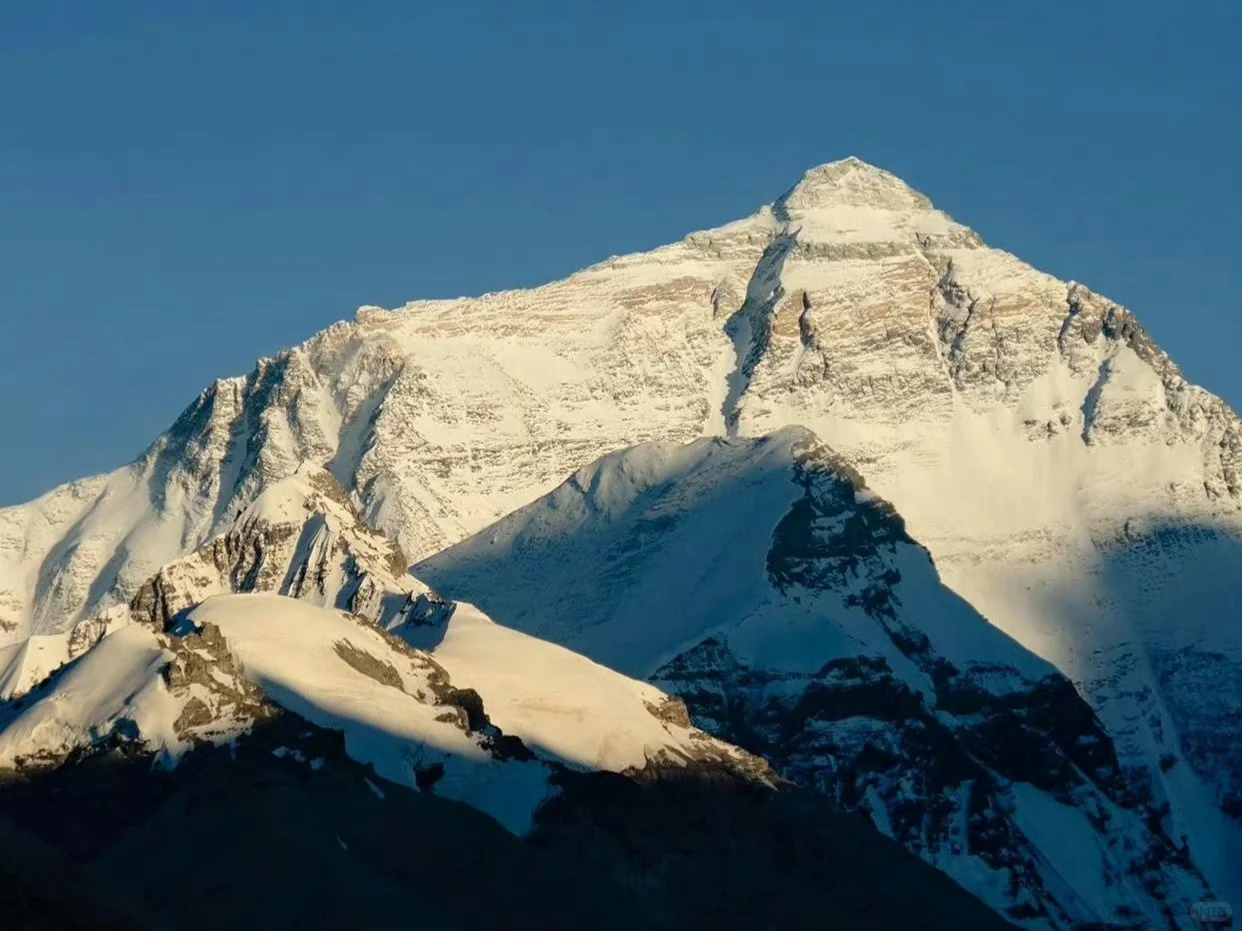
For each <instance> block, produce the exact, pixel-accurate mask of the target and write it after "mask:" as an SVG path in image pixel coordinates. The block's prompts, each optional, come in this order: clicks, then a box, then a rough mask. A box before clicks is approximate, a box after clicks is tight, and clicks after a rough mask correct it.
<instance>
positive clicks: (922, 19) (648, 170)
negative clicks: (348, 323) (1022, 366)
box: [0, 0, 1242, 504]
mask: <svg viewBox="0 0 1242 931" xmlns="http://www.w3.org/2000/svg"><path fill="white" fill-rule="evenodd" d="M1240 36H1242V13H1240V12H1239V5H1238V3H1237V2H1236V0H1167V2H1150V0H1126V2H1120V0H1089V2H1073V3H1071V2H1061V0H1054V2H1044V3H1025V2H1008V3H1006V2H997V0H988V2H981V0H980V2H976V0H949V2H944V3H936V4H931V3H924V2H896V0H868V2H866V3H861V2H856V0H855V2H848V3H838V2H827V0H815V2H802V0H788V2H785V3H781V4H771V3H759V2H752V3H737V2H732V0H715V2H711V3H689V2H681V0H664V2H658V3H657V2H648V0H631V2H626V3H623V4H622V3H617V4H604V3H595V2H579V3H575V4H570V3H546V2H539V0H530V2H521V3H518V2H499V0H493V2H458V3H442V4H441V3H435V2H418V3H409V2H398V0H390V2H371V0H353V2H349V3H344V2H338V3H324V2H316V0H299V2H269V0H247V2H244V3H243V2H234V0H212V2H202V3H199V2H195V0H178V2H176V3H166V2H154V0H151V2H130V0H113V2H109V3H107V4H103V3H89V2H86V0H78V2H72V3H70V2H63V0H41V2H39V3H25V4H16V3H14V4H4V5H3V7H0V112H2V113H3V119H0V504H6V503H14V502H17V501H20V500H24V499H27V498H29V497H32V496H34V495H36V494H38V493H40V492H42V491H44V490H46V489H48V488H50V487H52V486H53V485H55V484H57V483H60V482H62V481H66V480H69V479H72V478H75V477H79V476H82V475H86V474H90V473H94V472H99V471H104V470H109V469H112V468H115V467H116V466H119V465H121V464H123V463H124V462H126V461H128V460H129V459H131V458H133V457H134V456H135V455H137V454H138V453H139V452H140V451H141V450H142V449H143V447H144V446H145V445H146V444H147V443H148V442H149V441H150V440H151V439H152V438H153V437H154V436H155V435H156V434H157V433H158V432H159V431H161V430H162V429H164V428H165V427H166V426H167V425H168V424H169V423H171V422H172V420H173V419H174V418H175V417H176V415H177V413H178V412H179V411H180V410H181V409H182V408H183V407H184V406H185V405H186V404H187V403H188V402H189V401H190V400H192V399H193V397H194V396H195V395H196V394H197V393H198V391H199V390H200V389H201V388H202V387H204V386H205V385H207V384H208V383H209V382H210V381H211V380H212V379H213V378H216V377H219V376H225V375H232V374H239V373H242V372H244V371H247V370H248V369H249V368H250V367H251V365H252V364H253V362H254V360H255V359H256V358H257V357H258V356H260V355H268V354H271V353H272V352H274V351H276V350H278V349H280V348H283V347H286V346H289V345H292V344H294V343H297V342H300V341H301V340H302V339H304V338H305V337H307V336H309V335H311V334H312V333H313V332H315V331H316V330H317V329H320V328H322V327H323V326H325V325H327V324H329V323H331V322H332V321H334V320H338V319H342V318H348V317H351V316H352V314H353V311H354V309H355V308H356V307H357V306H358V305H360V304H380V305H383V306H394V305H397V304H400V303H403V302H404V301H406V300H410V299H414V298H419V297H446V296H456V295H459V294H470V293H479V292H483V291H489V290H497V289H501V288H510V287H521V286H527V285H534V284H538V283H540V282H543V281H546V280H549V279H552V278H556V277H560V276H562V275H565V274H567V273H569V272H571V271H573V270H574V269H576V268H579V267H581V266H583V265H586V264H588V263H591V262H594V261H597V260H599V259H602V258H606V257H607V256H609V255H612V254H617V253H623V252H629V251H634V250H639V249H645V248H649V247H652V246H655V245H658V244H660V243H663V242H667V241H671V240H675V239H678V238H680V237H681V236H682V235H684V234H685V233H686V232H688V231H691V230H693V229H699V228H703V227H708V226H713V225H716V224H719V223H721V222H724V221H727V220H730V219H733V218H736V217H739V216H742V215H745V214H747V213H749V212H751V211H752V210H753V209H755V208H756V207H757V206H758V205H759V204H761V203H764V202H767V201H770V200H771V199H773V198H774V197H776V196H777V195H778V194H779V193H781V192H782V191H783V190H784V189H786V188H787V187H789V186H790V185H791V184H793V183H794V182H795V181H796V180H797V179H798V177H799V176H800V175H801V173H802V172H803V171H804V170H805V169H806V168H808V167H811V166H812V165H815V164H818V163H821V162H825V161H831V160H833V159H837V158H840V157H843V156H845V155H848V154H855V155H858V156H860V157H862V158H864V159H866V160H868V161H870V162H873V163H875V164H878V165H880V166H882V167H885V168H888V169H889V170H891V171H894V172H896V173H897V174H898V175H900V176H901V177H903V178H905V179H906V180H907V181H908V182H909V183H910V184H912V185H913V186H914V187H916V188H918V189H920V190H922V191H923V192H924V193H926V194H928V195H929V196H930V197H931V198H932V199H933V201H935V202H936V203H937V205H938V206H941V207H942V208H944V209H946V210H948V211H949V212H950V213H951V214H953V215H954V217H956V218H957V219H959V220H961V221H962V222H964V223H967V224H968V225H970V226H972V227H973V228H975V229H976V230H978V231H979V232H980V233H981V234H982V235H983V236H984V238H985V239H986V240H987V241H988V242H989V243H991V244H993V245H996V246H1000V247H1002V248H1005V249H1008V250H1010V251H1012V252H1015V253H1017V254H1018V255H1020V256H1022V257H1023V258H1024V259H1026V260H1027V261H1029V262H1031V263H1032V264H1034V265H1036V266H1038V267H1040V268H1042V269H1044V270H1046V271H1048V272H1051V273H1053V274H1055V275H1058V276H1060V277H1062V278H1066V279H1077V280H1081V281H1084V282H1086V283H1088V284H1089V285H1091V286H1092V287H1093V288H1095V289H1096V290H1098V291H1101V292H1102V293H1105V294H1107V295H1109V296H1110V297H1112V298H1114V299H1115V300H1118V301H1121V302H1123V303H1125V304H1126V305H1128V306H1130V307H1131V308H1132V309H1133V310H1135V311H1136V312H1137V313H1138V314H1139V316H1140V317H1141V319H1142V320H1143V321H1144V323H1145V324H1146V325H1147V327H1148V329H1149V330H1150V331H1151V332H1152V333H1153V334H1154V335H1155V337H1156V339H1157V340H1158V341H1159V342H1160V343H1161V345H1163V346H1164V348H1166V349H1167V350H1168V351H1169V352H1170V353H1171V354H1172V355H1173V357H1174V358H1175V359H1176V360H1177V361H1178V362H1179V363H1180V364H1181V365H1182V367H1183V369H1184V370H1185V371H1186V373H1187V375H1188V376H1189V377H1190V378H1191V379H1192V380H1194V381H1197V382H1199V383H1201V384H1203V385H1205V386H1206V387H1208V388H1210V389H1211V390H1213V391H1216V392H1217V393H1219V394H1222V395H1223V396H1224V397H1225V398H1226V399H1228V400H1229V401H1230V402H1231V403H1232V404H1233V405H1234V407H1235V408H1237V407H1242V363H1240V362H1239V356H1242V267H1240V265H1242V263H1240V261H1239V257H1242V220H1240V219H1239V217H1240V216H1242V181H1240V177H1239V176H1240V171H1239V169H1240V166H1242V51H1240V47H1242V39H1240Z"/></svg>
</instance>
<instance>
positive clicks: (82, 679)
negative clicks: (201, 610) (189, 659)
mask: <svg viewBox="0 0 1242 931" xmlns="http://www.w3.org/2000/svg"><path fill="white" fill-rule="evenodd" d="M171 658H172V654H171V653H169V652H168V651H167V650H165V649H163V648H162V647H161V646H160V645H159V643H158V642H157V640H156V638H155V635H154V634H153V633H152V632H150V631H149V630H146V629H144V628H141V627H137V626H130V627H124V628H121V629H120V630H118V631H116V632H115V633H112V634H109V635H108V636H107V637H105V638H104V639H103V640H101V641H100V642H99V644H98V645H96V647H95V648H94V649H93V650H91V651H90V652H88V653H87V654H86V655H85V656H84V657H83V658H82V659H81V660H80V661H79V662H78V663H76V664H74V665H73V666H72V667H70V668H69V669H67V670H66V671H65V672H64V673H63V674H62V675H60V676H59V677H57V678H56V679H55V680H54V681H53V682H52V685H51V689H50V691H49V692H48V694H47V695H45V696H43V697H41V698H40V700H39V701H38V702H35V703H33V704H31V705H29V706H28V707H27V708H26V709H25V710H24V711H21V712H19V713H18V714H17V715H16V717H15V718H13V719H11V720H9V721H8V722H6V723H5V724H4V726H3V729H2V730H0V767H13V766H16V765H17V760H18V758H19V757H24V756H29V755H36V756H37V755H43V754H64V753H66V752H68V751H69V750H70V749H72V748H74V747H77V746H82V745H84V744H86V743H89V742H90V740H91V739H92V738H93V737H95V736H96V735H103V734H105V733H107V732H109V731H110V730H112V728H113V727H114V726H116V725H117V724H118V723H120V722H122V721H124V720H129V721H132V722H133V723H134V725H135V726H136V728H137V730H138V731H139V732H140V733H141V734H142V735H143V736H144V738H145V739H146V740H147V742H148V744H149V745H151V746H152V747H154V748H163V749H167V750H169V751H170V752H176V750H177V749H178V748H179V745H180V742H179V741H178V740H177V738H176V736H175V734H174V733H173V728H172V722H173V719H174V717H175V711H176V710H177V709H176V707H175V704H174V703H173V702H172V701H171V696H169V695H168V691H167V688H166V687H165V686H164V682H163V679H162V678H161V677H160V675H159V673H160V671H161V670H162V669H163V668H164V667H165V666H166V665H167V664H168V662H169V660H170V659H171Z"/></svg>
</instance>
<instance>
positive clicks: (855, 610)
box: [415, 428, 1209, 929]
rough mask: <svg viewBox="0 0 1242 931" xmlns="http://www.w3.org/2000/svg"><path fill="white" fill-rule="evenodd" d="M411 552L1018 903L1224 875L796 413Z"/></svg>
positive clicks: (1054, 920)
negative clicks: (1207, 872)
mask: <svg viewBox="0 0 1242 931" xmlns="http://www.w3.org/2000/svg"><path fill="white" fill-rule="evenodd" d="M415 572H416V574H418V575H419V576H421V577H422V578H424V579H425V580H426V581H429V582H431V583H432V584H434V585H435V586H436V588H437V589H438V590H440V591H443V592H444V593H445V594H446V595H449V596H457V595H460V594H461V593H464V592H470V593H471V597H473V598H475V599H477V600H478V602H479V604H480V605H481V606H482V607H483V608H484V609H485V610H487V611H488V612H489V613H490V614H491V615H492V616H494V617H496V618H497V619H499V620H501V621H502V622H503V623H505V624H507V625H510V626H513V627H516V628H518V629H521V630H525V631H528V632H530V633H532V634H535V635H537V636H539V637H542V638H546V639H550V640H555V641H558V642H562V643H565V644H566V645H568V646H570V647H572V648H574V649H576V650H580V651H582V652H583V653H585V654H586V655H588V656H590V657H592V658H593V659H595V660H597V661H599V662H601V663H604V664H605V665H609V666H613V667H615V668H618V669H622V670H624V671H626V672H628V673H630V674H631V675H636V676H644V677H648V678H650V679H651V681H653V682H654V683H656V684H657V685H659V686H660V688H662V689H664V690H665V691H668V692H670V693H672V694H675V695H677V696H679V697H680V698H681V699H682V700H683V701H684V702H685V705H686V707H687V708H688V710H689V712H690V715H691V719H692V720H693V721H694V722H695V723H696V724H697V725H698V726H700V727H703V728H705V729H706V730H708V731H710V732H711V733H713V734H716V735H718V736H720V737H722V738H724V739H726V740H729V741H731V742H733V743H736V744H738V745H739V746H742V747H745V748H747V749H748V750H750V751H752V752H754V753H756V754H758V755H760V756H763V757H764V758H766V759H767V760H768V761H769V762H771V763H772V764H773V765H774V766H775V767H776V768H777V770H778V771H779V772H780V773H781V774H782V775H783V776H785V777H786V778H788V779H791V780H794V781H795V782H797V783H799V784H801V785H803V786H805V787H807V788H810V789H814V790H816V791H818V792H820V793H822V794H825V795H827V796H828V797H830V798H831V799H833V801H834V802H835V803H836V804H838V805H839V806H840V807H842V808H844V809H846V810H848V811H853V812H857V813H859V814H861V815H864V816H865V817H867V818H869V819H870V820H871V821H872V822H873V823H874V824H875V826H876V827H878V828H879V829H880V830H881V831H882V832H883V833H885V834H887V835H889V836H890V837H892V838H894V839H896V840H898V841H899V842H901V843H902V844H903V845H904V846H905V847H906V848H907V849H909V850H910V851H912V852H914V853H916V854H918V855H919V856H921V857H923V858H924V859H925V860H926V861H928V862H929V863H932V864H935V865H936V866H938V867H939V868H940V869H942V870H944V871H945V872H947V873H948V874H949V875H950V876H953V877H954V878H955V879H957V880H958V882H960V883H961V884H962V885H963V886H965V887H966V888H967V889H969V890H970V891H971V892H974V893H975V894H976V895H978V896H979V897H980V898H982V899H983V900H984V901H986V902H989V903H990V904H992V905H993V906H994V907H996V908H997V909H998V910H999V911H1001V912H1002V913H1003V914H1005V915H1006V916H1008V917H1009V918H1011V919H1014V920H1019V921H1023V922H1026V923H1028V924H1029V925H1030V926H1032V927H1053V928H1067V929H1068V928H1079V927H1084V926H1089V925H1092V924H1094V925H1097V926H1109V927H1160V926H1173V927H1177V926H1179V923H1180V922H1182V921H1183V920H1184V916H1185V915H1186V914H1187V913H1188V910H1189V906H1190V905H1191V904H1193V903H1194V902H1196V901H1199V900H1200V899H1201V898H1202V897H1203V896H1204V895H1205V894H1207V893H1208V891H1209V888H1208V884H1207V882H1206V881H1205V880H1204V878H1203V876H1202V875H1201V873H1200V872H1199V870H1198V868H1197V867H1196V866H1195V865H1194V863H1193V858H1192V854H1191V851H1190V850H1188V849H1187V848H1186V847H1185V846H1184V845H1183V842H1182V841H1181V840H1180V839H1175V838H1173V837H1172V836H1170V834H1169V832H1168V825H1167V823H1166V821H1165V816H1166V815H1167V810H1166V809H1165V808H1163V807H1162V805H1161V803H1160V801H1159V800H1156V799H1154V798H1153V797H1152V796H1151V794H1150V788H1149V786H1148V784H1147V783H1145V782H1142V781H1139V780H1133V779H1130V778H1128V776H1127V774H1126V773H1125V772H1124V771H1123V769H1122V767H1121V766H1120V763H1119V760H1118V756H1117V751H1116V747H1115V744H1114V742H1113V741H1112V739H1111V738H1110V737H1109V735H1108V734H1107V733H1106V731H1105V730H1104V728H1103V726H1102V725H1101V722H1100V720H1099V718H1098V717H1097V716H1096V715H1095V714H1094V713H1093V712H1092V710H1091V708H1090V707H1089V706H1088V705H1087V703H1086V702H1085V701H1084V700H1083V699H1082V697H1080V696H1079V694H1078V693H1077V691H1075V689H1074V687H1073V685H1072V684H1071V683H1070V681H1069V680H1068V679H1066V678H1065V677H1064V676H1062V675H1061V674H1060V673H1059V672H1057V670H1056V669H1055V668H1054V667H1053V666H1052V665H1051V664H1048V663H1047V662H1045V661H1043V660H1041V659H1039V658H1038V657H1036V656H1035V655H1034V654H1032V653H1031V652H1030V651H1028V650H1026V649H1025V648H1023V647H1022V646H1021V645H1020V644H1018V643H1016V642H1015V641H1014V640H1012V639H1011V638H1009V637H1008V636H1006V635H1005V634H1004V633H1002V632H1001V631H999V630H997V629H996V628H995V627H993V626H992V625H990V624H989V623H988V622H987V621H986V620H985V619H984V618H983V617H982V616H981V615H979V614H978V613H977V612H976V611H974V610H973V609H972V608H971V607H970V606H969V605H968V604H967V603H965V602H964V601H963V600H962V599H961V598H960V597H959V596H957V595H956V594H955V593H953V592H952V591H950V590H949V589H947V588H946V587H944V586H943V585H942V584H941V582H940V580H939V579H938V577H937V575H936V572H935V569H934V567H933V565H932V563H931V560H930V559H929V558H928V555H927V553H926V551H925V550H923V549H922V548H921V547H920V546H919V545H918V544H917V543H915V542H914V541H913V540H912V539H911V538H910V537H909V536H908V535H907V532H906V529H905V526H904V523H903V521H902V520H901V518H900V516H898V515H897V513H896V512H895V511H894V509H893V508H892V507H891V505H889V504H888V503H887V502H885V501H883V500H882V499H881V498H879V497H878V496H876V495H875V494H874V492H872V491H870V490H869V489H868V488H867V487H866V486H865V484H864V483H863V482H862V479H861V477H860V476H858V475H857V474H856V473H854V472H853V470H852V469H851V468H850V467H849V466H848V465H847V464H845V463H844V462H842V460H841V459H840V458H839V457H838V456H836V455H835V454H834V453H832V452H831V451H830V450H828V449H827V448H826V447H824V446H823V445H822V444H820V443H819V442H818V441H817V440H816V438H815V437H814V436H812V435H811V434H809V433H808V432H807V431H805V430H801V429H798V428H790V429H787V430H784V431H782V432H780V433H778V434H776V435H774V436H772V437H770V438H767V439H764V440H758V441H756V440H749V439H740V438H729V439H703V440H698V441H696V442H695V443H692V444H690V445H689V446H685V447H678V446H673V445H671V444H647V445H644V446H639V447H635V448H633V449H630V450H626V451H624V452H621V453H615V454H612V455H610V456H608V457H605V458H604V459H603V460H601V461H599V462H597V463H594V464H592V465H590V466H588V467H586V468H584V469H582V470H580V471H579V472H578V473H577V474H576V475H574V476H573V477H572V478H571V479H570V480H569V481H568V482H566V483H565V484H564V485H562V486H561V487H560V488H558V489H556V490H555V491H553V492H552V493H551V494H549V495H548V496H546V497H545V498H543V499H541V500H540V501H537V502H535V503H534V504H532V505H530V506H528V507H526V508H522V509H520V510H518V511H517V512H515V513H514V514H513V515H511V516H509V517H507V518H505V519H504V520H502V521H500V522H498V523H497V524H495V525H493V526H492V527H489V528H487V529H485V530H484V531H482V532H481V533H479V534H477V535H476V536H474V537H472V538H470V539H467V540H465V541H463V542H462V543H460V544H458V545H456V546H454V547H450V548H449V549H448V550H446V551H445V552H443V553H440V554H437V555H436V556H433V557H431V558H430V559H428V560H425V561H424V562H422V563H419V564H418V565H417V566H416V567H415Z"/></svg>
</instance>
